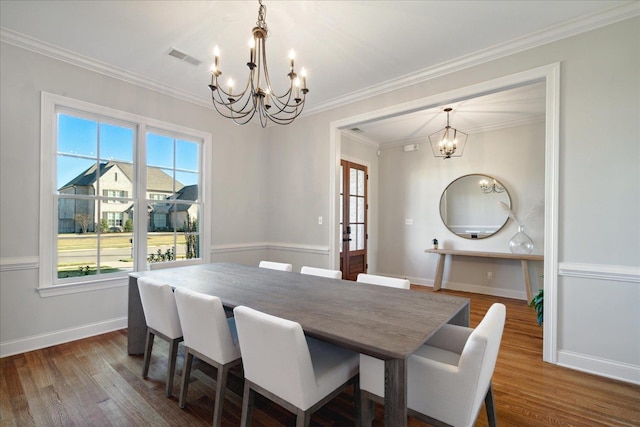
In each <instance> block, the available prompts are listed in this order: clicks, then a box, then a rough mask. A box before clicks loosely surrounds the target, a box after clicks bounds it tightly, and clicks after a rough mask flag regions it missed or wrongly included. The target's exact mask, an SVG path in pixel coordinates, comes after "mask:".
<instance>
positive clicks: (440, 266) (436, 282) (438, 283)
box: [433, 254, 446, 291]
mask: <svg viewBox="0 0 640 427" xmlns="http://www.w3.org/2000/svg"><path fill="white" fill-rule="evenodd" d="M445 257H446V255H445V254H438V263H437V264H436V277H435V279H433V290H434V291H439V290H440V288H441V287H442V276H443V275H444V258H445Z"/></svg>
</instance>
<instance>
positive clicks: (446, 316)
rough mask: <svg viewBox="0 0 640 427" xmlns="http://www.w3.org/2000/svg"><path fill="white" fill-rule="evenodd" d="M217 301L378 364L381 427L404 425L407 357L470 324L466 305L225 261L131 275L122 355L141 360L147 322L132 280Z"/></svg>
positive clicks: (438, 296)
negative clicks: (444, 332)
mask: <svg viewBox="0 0 640 427" xmlns="http://www.w3.org/2000/svg"><path fill="white" fill-rule="evenodd" d="M143 276H145V277H152V278H155V279H158V280H161V281H163V282H165V283H167V284H169V285H171V286H172V287H174V288H176V287H186V288H190V289H193V290H196V291H199V292H203V293H205V294H209V295H215V296H217V297H219V298H220V299H221V301H222V303H223V305H224V306H225V308H227V309H232V308H234V307H236V306H239V305H245V306H249V307H251V308H254V309H256V310H259V311H262V312H265V313H268V314H271V315H274V316H278V317H282V318H285V319H289V320H292V321H294V322H298V323H299V324H300V325H301V326H302V328H303V330H304V332H305V334H306V335H308V336H311V337H314V338H317V339H321V340H324V341H327V342H330V343H333V344H336V345H339V346H342V347H345V348H348V349H351V350H353V351H356V352H359V353H363V354H367V355H370V356H373V357H375V358H378V359H381V360H383V361H384V365H385V377H386V378H385V396H384V405H385V406H384V408H385V409H384V414H385V426H387V427H402V426H406V425H407V371H406V365H407V358H408V357H409V356H410V355H411V354H412V353H413V352H415V350H416V349H418V348H419V347H420V346H421V345H423V344H424V343H425V342H426V341H427V340H428V339H429V338H430V337H431V336H432V335H433V334H434V333H435V332H436V331H437V330H438V329H439V328H440V327H441V326H442V325H444V324H446V323H452V324H457V325H462V326H468V325H469V300H468V299H466V298H460V297H454V296H450V295H442V294H434V293H430V292H419V291H412V290H405V289H396V288H389V287H384V286H375V285H368V284H362V283H357V282H352V281H347V280H336V279H330V278H326V277H317V276H310V275H302V274H299V273H295V272H284V271H276V270H269V269H264V268H257V267H250V266H245V265H239V264H230V263H213V264H201V265H191V266H185V267H176V268H169V269H160V270H153V271H145V272H135V273H130V275H129V303H128V328H129V329H128V352H129V354H143V353H144V343H145V336H146V335H145V334H146V322H145V318H144V312H143V310H142V304H141V302H140V294H139V292H138V284H137V279H138V277H143Z"/></svg>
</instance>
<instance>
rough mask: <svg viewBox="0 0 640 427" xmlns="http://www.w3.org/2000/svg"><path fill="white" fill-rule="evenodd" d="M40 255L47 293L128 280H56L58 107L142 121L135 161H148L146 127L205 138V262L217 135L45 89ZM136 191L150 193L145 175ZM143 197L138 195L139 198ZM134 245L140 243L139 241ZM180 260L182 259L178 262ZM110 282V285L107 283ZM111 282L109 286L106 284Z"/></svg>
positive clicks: (142, 258)
mask: <svg viewBox="0 0 640 427" xmlns="http://www.w3.org/2000/svg"><path fill="white" fill-rule="evenodd" d="M40 103H41V105H40V111H41V117H40V125H41V126H40V164H41V172H40V230H39V231H40V234H39V236H40V249H39V252H40V256H39V264H40V265H39V267H40V268H39V279H38V288H37V289H38V292H39V293H40V295H41V296H42V297H45V296H55V295H63V294H69V293H76V292H87V291H92V290H102V289H105V288H108V287H112V286H113V285H115V282H119V283H120V284H121V286H122V285H123V284H122V280H123V279H124V278H126V276H127V274H126V273H125V274H122V275H121V274H114V275H109V276H108V277H101V278H93V279H92V278H91V276H87V277H89V278H90V279H89V280H82V281H78V282H73V283H65V284H58V285H56V284H54V283H53V274H54V271H57V270H56V267H55V266H54V263H53V262H52V260H54V259H55V258H56V257H55V247H56V245H55V239H56V231H57V225H56V224H55V221H54V215H53V209H54V207H55V206H54V200H55V197H54V196H55V192H56V183H57V176H56V162H55V154H56V147H57V134H56V129H57V127H56V120H55V117H56V115H55V113H56V109H57V108H58V107H62V108H66V109H70V110H77V111H78V112H86V113H92V114H97V115H100V116H106V117H110V118H113V119H119V120H122V121H125V122H132V123H137V124H138V141H137V144H136V153H135V156H134V158H135V159H145V158H146V151H145V148H146V147H145V145H144V144H143V143H142V142H143V141H144V138H145V134H146V132H147V129H148V128H149V129H151V130H153V131H155V130H156V129H164V130H166V131H168V132H171V133H172V134H178V135H183V136H185V137H191V138H198V139H201V140H202V141H203V144H202V152H201V153H200V165H199V168H200V182H199V183H198V185H199V187H200V194H201V197H202V202H201V203H202V210H201V218H200V224H199V226H200V258H201V259H202V262H204V263H207V262H209V252H208V251H207V249H208V248H209V247H210V240H211V238H210V230H209V224H210V223H211V203H210V201H209V200H208V194H209V192H210V190H209V187H208V183H209V182H211V168H210V167H209V162H210V160H209V157H210V155H211V154H210V153H211V144H212V142H211V141H212V136H211V134H210V133H208V132H203V131H199V130H195V129H191V128H187V127H184V126H180V125H176V124H173V123H167V122H163V121H159V120H155V119H151V118H148V117H144V116H139V115H136V114H132V113H127V112H123V111H119V110H115V109H112V108H109V107H104V106H101V105H97V104H92V103H89V102H85V101H80V100H77V99H73V98H67V97H65V96H61V95H56V94H52V93H48V92H42V93H41V99H40ZM137 182H138V184H137V185H138V187H137V192H136V194H137V195H144V194H146V182H145V179H139V180H137ZM138 197H139V196H138ZM145 215H146V210H145V209H138V214H137V216H136V218H135V221H136V223H137V224H145V222H146V218H145ZM134 238H135V239H144V240H146V228H144V227H143V228H142V229H141V231H140V232H138V233H137V234H136V235H135V236H134ZM134 244H135V242H134ZM135 247H137V248H138V251H137V252H136V262H135V264H134V267H133V270H134V272H135V271H140V270H142V269H146V266H147V263H146V253H145V247H144V246H142V247H141V245H137V244H136V245H135ZM176 263H177V264H179V263H180V262H179V261H178V262H176ZM107 283H108V284H107ZM105 285H107V286H105Z"/></svg>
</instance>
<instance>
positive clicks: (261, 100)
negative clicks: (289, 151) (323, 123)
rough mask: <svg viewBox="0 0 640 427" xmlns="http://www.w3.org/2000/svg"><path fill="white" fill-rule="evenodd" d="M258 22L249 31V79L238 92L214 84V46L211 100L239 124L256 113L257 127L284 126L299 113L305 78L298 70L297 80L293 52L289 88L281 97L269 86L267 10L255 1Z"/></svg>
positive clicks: (216, 70)
mask: <svg viewBox="0 0 640 427" xmlns="http://www.w3.org/2000/svg"><path fill="white" fill-rule="evenodd" d="M258 1H259V3H260V7H259V9H258V22H257V23H256V25H257V26H256V27H254V28H253V36H252V37H251V39H250V40H249V62H247V67H249V78H248V80H247V84H246V86H245V87H244V90H243V91H242V92H237V93H236V92H234V90H233V81H232V80H231V79H229V81H228V82H227V91H225V90H224V89H222V87H221V86H220V84H218V77H220V75H221V74H222V71H221V70H220V51H219V50H218V46H216V47H215V48H214V51H213V55H214V57H215V59H214V64H213V66H212V67H211V84H210V85H209V88H210V89H211V99H212V101H213V106H214V107H215V109H216V111H218V113H220V115H222V116H223V117H226V118H228V119H232V120H233V121H234V122H235V123H237V124H239V125H244V124H246V123H248V122H249V121H250V120H251V119H252V118H253V116H255V115H256V113H257V114H258V117H259V118H260V125H261V126H262V127H266V126H267V123H268V121H272V122H273V123H277V124H279V125H288V124H289V123H291V122H293V120H294V119H295V118H296V117H298V116H299V115H300V113H302V109H303V108H304V101H305V95H306V94H307V93H308V92H309V89H307V77H306V71H305V69H304V68H302V70H301V71H300V77H302V81H301V79H300V78H299V77H298V75H297V74H296V73H295V71H294V57H295V54H294V52H293V50H291V53H290V54H289V59H290V68H289V74H287V75H288V76H289V80H290V82H289V89H288V90H287V91H286V92H285V93H284V94H283V95H277V94H276V93H275V92H274V91H273V89H272V86H271V80H270V79H269V71H268V69H267V53H266V39H267V35H268V29H267V23H266V22H265V17H266V15H267V8H266V6H264V5H263V4H262V0H258Z"/></svg>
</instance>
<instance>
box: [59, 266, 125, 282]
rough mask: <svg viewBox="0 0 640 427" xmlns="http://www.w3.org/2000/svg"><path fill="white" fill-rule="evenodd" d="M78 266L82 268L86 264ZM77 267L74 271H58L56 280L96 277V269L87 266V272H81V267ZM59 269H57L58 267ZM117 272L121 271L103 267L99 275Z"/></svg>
mask: <svg viewBox="0 0 640 427" xmlns="http://www.w3.org/2000/svg"><path fill="white" fill-rule="evenodd" d="M80 266H82V267H84V266H86V264H80ZM80 266H78V268H76V269H59V270H58V279H66V278H69V277H80V276H95V275H96V270H97V269H96V267H95V266H93V267H91V266H88V267H89V268H88V270H85V269H82V270H84V271H81V267H80ZM58 268H59V267H58ZM118 271H121V270H120V269H119V268H114V267H109V266H105V267H101V268H100V274H108V273H116V272H118Z"/></svg>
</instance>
